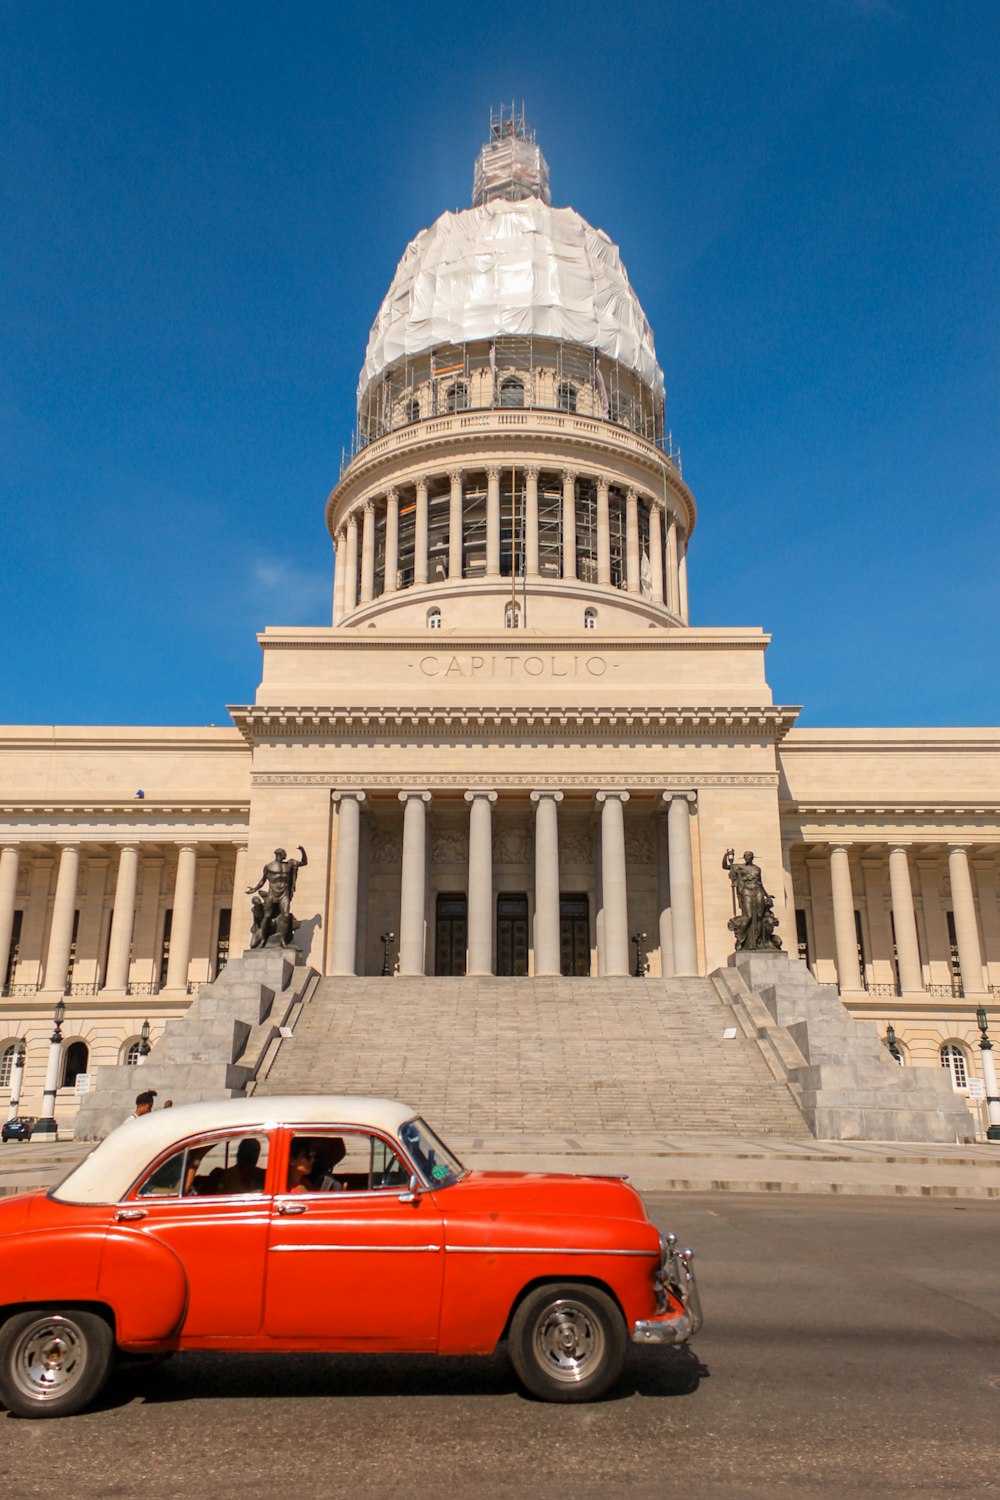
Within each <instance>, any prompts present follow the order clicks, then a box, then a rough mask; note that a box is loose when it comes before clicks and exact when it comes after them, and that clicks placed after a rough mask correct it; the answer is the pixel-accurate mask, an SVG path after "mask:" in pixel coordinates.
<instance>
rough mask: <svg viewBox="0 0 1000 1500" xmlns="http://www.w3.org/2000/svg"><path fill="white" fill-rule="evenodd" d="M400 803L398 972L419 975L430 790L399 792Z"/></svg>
mask: <svg viewBox="0 0 1000 1500" xmlns="http://www.w3.org/2000/svg"><path fill="white" fill-rule="evenodd" d="M399 800H400V802H402V804H403V863H402V888H401V894H400V903H399V972H400V975H404V974H422V973H423V972H424V950H425V947H426V938H425V931H424V929H425V925H426V912H427V804H428V802H429V801H430V800H431V794H430V792H424V791H416V792H400V794H399Z"/></svg>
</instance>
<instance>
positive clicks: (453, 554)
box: [448, 469, 463, 580]
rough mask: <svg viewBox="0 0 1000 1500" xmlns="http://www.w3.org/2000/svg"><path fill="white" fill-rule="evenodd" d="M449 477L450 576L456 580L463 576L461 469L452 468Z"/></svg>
mask: <svg viewBox="0 0 1000 1500" xmlns="http://www.w3.org/2000/svg"><path fill="white" fill-rule="evenodd" d="M448 478H449V480H450V481H451V496H450V499H449V502H448V577H449V579H452V580H454V579H457V578H461V576H462V541H463V538H462V471H461V469H452V470H451V471H450V473H449V475H448Z"/></svg>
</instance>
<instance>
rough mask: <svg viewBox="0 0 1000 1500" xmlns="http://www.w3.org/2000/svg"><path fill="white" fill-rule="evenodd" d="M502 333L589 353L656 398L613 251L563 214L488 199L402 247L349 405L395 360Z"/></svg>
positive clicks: (645, 344)
mask: <svg viewBox="0 0 1000 1500" xmlns="http://www.w3.org/2000/svg"><path fill="white" fill-rule="evenodd" d="M503 334H536V335H538V336H539V337H541V338H552V339H565V340H567V341H568V342H570V343H574V344H583V345H585V346H587V347H590V348H596V349H598V350H599V351H600V352H601V353H602V354H606V355H608V356H609V357H610V358H611V359H616V360H619V361H620V362H621V363H622V364H623V365H626V366H628V368H629V369H631V370H634V371H635V372H636V374H637V375H638V376H639V378H640V379H641V380H642V381H644V382H645V384H646V385H648V386H651V387H652V388H653V389H654V390H656V391H657V392H662V390H663V372H662V371H661V369H660V367H659V365H658V364H657V363H656V352H655V350H654V348H653V333H652V330H651V328H650V326H649V323H648V321H647V319H646V314H645V313H644V312H643V310H642V308H641V307H640V306H639V299H638V298H637V297H636V295H635V293H634V292H633V290H632V287H631V284H630V283H629V279H628V274H627V272H626V270H625V267H624V266H623V265H622V262H621V256H620V255H619V254H618V247H617V245H615V244H613V243H612V241H611V240H610V239H609V238H608V236H607V235H606V234H605V233H604V231H603V230H602V229H594V228H593V226H592V225H590V224H588V223H587V221H586V219H583V218H581V217H580V215H579V214H578V213H576V212H575V210H574V209H572V208H551V207H550V206H549V205H548V204H546V203H542V202H541V201H540V200H539V199H537V198H527V199H525V200H523V201H522V202H520V203H506V202H503V201H501V200H499V199H494V200H491V201H489V202H487V203H484V204H482V205H481V206H480V207H479V208H470V209H466V210H464V212H462V213H457V214H450V213H448V214H442V215H441V217H440V218H439V219H437V220H435V222H434V223H433V224H432V225H431V226H430V228H428V229H424V230H422V231H421V232H420V234H418V235H417V237H416V238H415V239H413V240H411V241H410V243H409V245H407V247H406V252H405V254H404V255H403V258H402V260H401V261H400V262H399V265H398V266H397V268H396V274H395V276H394V277H393V279H392V285H391V286H390V288H389V290H388V292H387V293H386V295H385V299H384V301H383V303H382V306H381V307H380V308H379V311H378V317H377V318H376V319H375V322H374V323H373V325H372V331H371V333H370V334H369V337H368V350H367V353H366V354H365V363H364V367H363V369H362V371H361V377H360V380H359V382H358V400H359V402H360V400H361V397H362V395H363V394H364V392H365V390H366V389H367V387H368V385H369V384H370V383H371V381H373V380H374V379H376V377H377V376H379V375H380V374H381V373H382V371H383V370H385V369H386V368H387V367H388V366H389V365H392V364H395V362H396V361H397V360H399V359H402V358H403V356H404V355H414V354H419V353H421V352H423V351H426V350H428V349H432V348H434V347H435V346H436V345H438V344H461V343H466V342H470V341H472V340H476V339H489V338H494V337H497V336H499V335H503Z"/></svg>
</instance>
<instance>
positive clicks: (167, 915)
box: [159, 906, 174, 990]
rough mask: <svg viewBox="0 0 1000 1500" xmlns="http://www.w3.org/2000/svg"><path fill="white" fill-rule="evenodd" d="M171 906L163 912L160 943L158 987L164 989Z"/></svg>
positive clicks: (171, 921) (171, 913)
mask: <svg viewBox="0 0 1000 1500" xmlns="http://www.w3.org/2000/svg"><path fill="white" fill-rule="evenodd" d="M173 920H174V911H173V907H171V906H168V907H167V909H166V911H165V912H164V913H163V939H162V941H161V943H160V980H159V987H160V989H161V990H162V989H164V988H165V987H166V983H167V965H168V964H169V962H170V928H171V926H172V925H173Z"/></svg>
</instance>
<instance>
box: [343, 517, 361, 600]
mask: <svg viewBox="0 0 1000 1500" xmlns="http://www.w3.org/2000/svg"><path fill="white" fill-rule="evenodd" d="M346 554H347V564H346V566H345V568H344V614H345V615H349V614H350V613H351V611H352V610H353V608H354V606H355V605H356V604H357V602H358V518H357V515H355V514H351V515H349V516H348V518H347V547H346Z"/></svg>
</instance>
